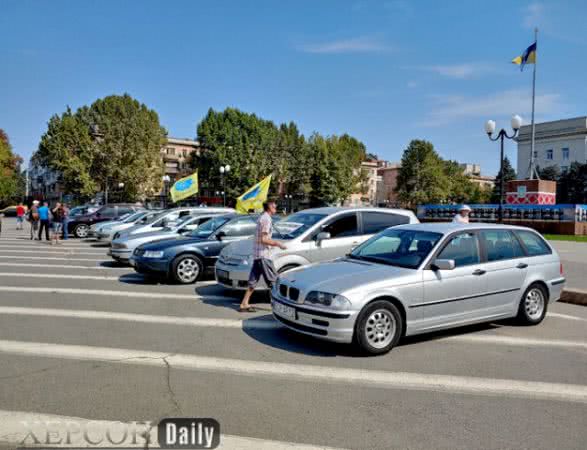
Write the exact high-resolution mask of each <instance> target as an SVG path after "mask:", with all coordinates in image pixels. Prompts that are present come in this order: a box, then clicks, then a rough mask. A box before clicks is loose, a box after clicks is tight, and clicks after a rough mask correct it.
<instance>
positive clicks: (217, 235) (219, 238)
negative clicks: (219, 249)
mask: <svg viewBox="0 0 587 450" xmlns="http://www.w3.org/2000/svg"><path fill="white" fill-rule="evenodd" d="M225 236H226V233H225V232H224V231H219V232H218V233H216V239H218V240H219V241H221V240H222V238H223V237H225Z"/></svg>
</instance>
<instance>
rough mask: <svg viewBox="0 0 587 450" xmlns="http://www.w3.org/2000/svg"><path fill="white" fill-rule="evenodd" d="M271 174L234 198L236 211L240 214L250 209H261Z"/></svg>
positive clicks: (265, 198)
mask: <svg viewBox="0 0 587 450" xmlns="http://www.w3.org/2000/svg"><path fill="white" fill-rule="evenodd" d="M270 184H271V175H269V176H268V177H267V178H264V179H263V180H261V181H260V182H258V183H257V184H256V185H254V186H253V187H252V188H251V189H249V190H248V191H247V192H245V193H244V194H243V195H241V196H240V197H239V198H237V199H236V211H237V212H238V213H240V214H248V212H249V211H250V210H254V211H261V210H262V209H263V202H264V201H266V200H267V195H268V194H269V185H270Z"/></svg>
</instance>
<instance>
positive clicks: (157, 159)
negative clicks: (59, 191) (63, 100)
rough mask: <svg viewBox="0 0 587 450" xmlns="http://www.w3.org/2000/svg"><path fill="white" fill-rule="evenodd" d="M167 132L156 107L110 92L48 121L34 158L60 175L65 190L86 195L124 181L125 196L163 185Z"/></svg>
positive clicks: (149, 191) (145, 193)
mask: <svg viewBox="0 0 587 450" xmlns="http://www.w3.org/2000/svg"><path fill="white" fill-rule="evenodd" d="M166 142H167V132H166V130H165V129H164V128H163V127H162V126H161V125H160V123H159V117H158V115H157V113H156V112H155V111H154V110H151V109H149V108H148V107H147V106H146V105H144V104H142V103H139V102H138V101H137V100H135V99H133V98H132V97H131V96H130V95H128V94H124V95H122V96H118V95H111V96H108V97H105V98H103V99H98V100H96V101H95V102H94V103H92V105H90V106H89V107H88V106H83V107H81V108H79V109H78V110H77V111H76V112H75V113H73V112H72V111H71V109H69V108H67V110H66V111H65V112H64V113H63V114H61V115H55V116H53V117H52V118H51V119H50V120H49V124H48V128H47V131H46V132H45V134H44V135H43V136H42V138H41V143H40V144H39V149H38V151H37V152H36V154H35V156H34V158H36V159H38V160H39V161H41V162H42V163H43V164H46V165H47V166H49V167H50V168H52V169H56V170H58V171H59V172H61V174H62V178H63V183H64V185H65V192H66V193H73V194H79V195H81V196H82V197H89V196H92V195H94V194H95V193H97V192H98V191H102V192H103V191H105V190H106V189H113V187H114V186H118V184H119V183H124V193H123V195H124V197H125V198H126V199H129V200H130V199H140V198H144V197H146V196H150V195H154V194H155V193H156V192H158V191H159V190H160V188H161V176H162V175H163V165H162V161H161V148H162V147H163V146H164V145H165V144H166Z"/></svg>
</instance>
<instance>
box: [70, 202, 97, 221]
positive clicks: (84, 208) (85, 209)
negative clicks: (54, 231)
mask: <svg viewBox="0 0 587 450" xmlns="http://www.w3.org/2000/svg"><path fill="white" fill-rule="evenodd" d="M99 209H100V206H99V205H81V206H76V207H74V208H71V209H70V210H69V217H70V218H71V217H77V216H84V215H87V214H92V213H93V212H96V211H98V210H99Z"/></svg>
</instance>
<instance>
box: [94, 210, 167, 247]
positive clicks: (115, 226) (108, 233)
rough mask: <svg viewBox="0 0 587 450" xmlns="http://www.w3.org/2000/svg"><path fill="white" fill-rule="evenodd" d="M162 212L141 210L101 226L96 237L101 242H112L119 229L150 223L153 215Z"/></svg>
mask: <svg viewBox="0 0 587 450" xmlns="http://www.w3.org/2000/svg"><path fill="white" fill-rule="evenodd" d="M159 214H161V210H148V211H140V212H137V213H135V214H133V215H132V216H130V217H127V218H126V219H125V220H122V221H119V222H114V223H112V224H109V225H105V226H102V227H100V229H99V231H98V232H97V233H96V238H97V239H98V241H100V242H104V243H110V242H112V239H113V238H114V235H115V234H116V233H118V232H119V231H124V230H128V229H129V228H131V227H134V226H140V225H144V224H146V223H148V222H149V221H150V220H151V219H152V218H153V217H155V216H158V215H159Z"/></svg>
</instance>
